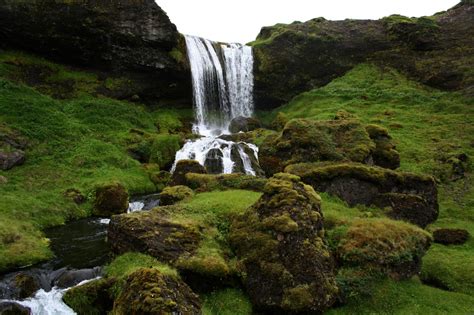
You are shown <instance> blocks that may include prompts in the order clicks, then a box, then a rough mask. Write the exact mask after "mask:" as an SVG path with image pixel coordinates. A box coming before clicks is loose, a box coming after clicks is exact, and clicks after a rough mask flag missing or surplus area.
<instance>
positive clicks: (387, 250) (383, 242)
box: [337, 219, 431, 279]
mask: <svg viewBox="0 0 474 315" xmlns="http://www.w3.org/2000/svg"><path fill="white" fill-rule="evenodd" d="M430 244H431V236H430V234H429V233H427V232H426V231H424V230H422V229H420V228H418V227H415V226H413V225H411V224H408V223H404V222H400V221H393V220H390V219H358V220H355V221H354V222H353V223H352V224H351V225H350V226H349V228H348V229H347V232H346V233H345V235H344V236H342V238H341V240H340V242H339V244H338V246H337V254H338V257H339V258H340V259H341V261H342V263H343V264H344V265H347V266H361V267H363V268H369V269H375V270H379V271H381V272H383V273H385V274H387V275H389V276H391V277H393V278H395V279H408V278H410V277H412V276H414V275H416V274H418V273H419V272H420V270H421V258H422V257H423V255H424V254H425V253H426V251H427V250H428V248H429V247H430Z"/></svg>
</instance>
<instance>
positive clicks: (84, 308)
mask: <svg viewBox="0 0 474 315" xmlns="http://www.w3.org/2000/svg"><path fill="white" fill-rule="evenodd" d="M115 282H116V281H115V280H114V279H111V278H105V279H99V280H94V281H91V282H88V283H86V284H83V285H81V286H76V287H73V288H71V289H69V290H67V291H66V293H65V294H64V296H63V301H64V303H66V304H67V305H68V306H69V307H70V308H72V309H73V310H74V311H75V312H76V313H77V314H78V315H91V314H107V313H108V312H110V311H111V310H112V307H113V303H114V300H113V291H112V287H113V285H114V284H115Z"/></svg>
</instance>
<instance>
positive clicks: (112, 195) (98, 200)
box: [93, 183, 128, 217]
mask: <svg viewBox="0 0 474 315" xmlns="http://www.w3.org/2000/svg"><path fill="white" fill-rule="evenodd" d="M127 209H128V191H127V189H126V188H125V187H124V186H123V185H122V184H120V183H111V184H107V185H103V186H100V187H98V188H96V191H95V200H94V210H93V213H94V215H96V216H100V217H110V216H111V215H114V214H120V213H124V212H127Z"/></svg>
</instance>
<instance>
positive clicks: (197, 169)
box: [170, 160, 207, 186]
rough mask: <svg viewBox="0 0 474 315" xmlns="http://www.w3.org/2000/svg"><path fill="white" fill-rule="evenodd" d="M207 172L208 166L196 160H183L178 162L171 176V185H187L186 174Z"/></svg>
mask: <svg viewBox="0 0 474 315" xmlns="http://www.w3.org/2000/svg"><path fill="white" fill-rule="evenodd" d="M188 173H196V174H206V173H207V171H206V168H205V167H204V166H202V165H201V164H199V162H198V161H195V160H181V161H178V163H176V168H175V170H174V172H173V175H172V177H171V183H170V186H178V185H186V174H188Z"/></svg>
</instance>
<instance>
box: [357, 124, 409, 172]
mask: <svg viewBox="0 0 474 315" xmlns="http://www.w3.org/2000/svg"><path fill="white" fill-rule="evenodd" d="M365 130H367V133H368V134H369V137H370V138H371V139H372V140H373V141H374V142H375V150H374V152H373V153H372V159H373V160H374V161H373V162H374V164H375V165H378V166H381V167H384V168H389V169H393V170H394V169H397V168H399V167H400V153H398V151H397V150H396V148H395V144H394V143H393V141H392V137H391V136H390V135H389V134H388V130H387V129H385V128H383V127H380V126H377V125H367V126H366V127H365Z"/></svg>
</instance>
